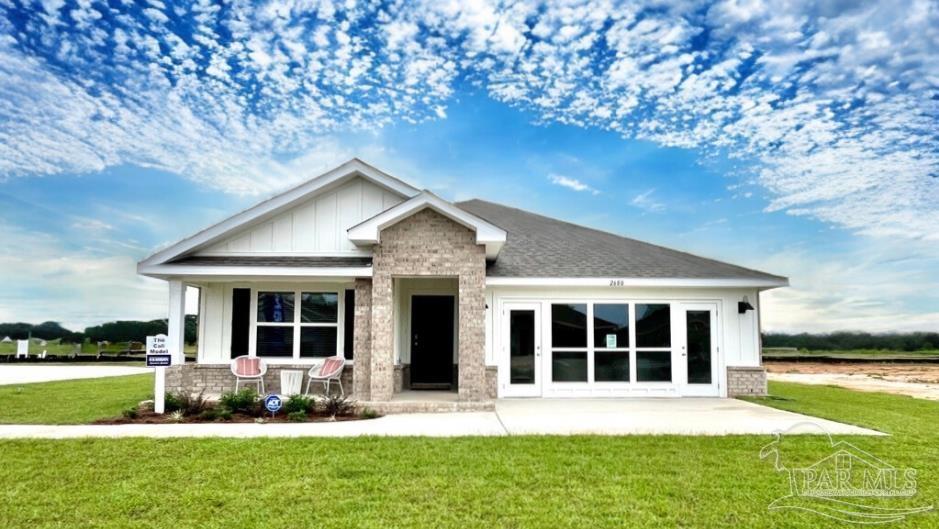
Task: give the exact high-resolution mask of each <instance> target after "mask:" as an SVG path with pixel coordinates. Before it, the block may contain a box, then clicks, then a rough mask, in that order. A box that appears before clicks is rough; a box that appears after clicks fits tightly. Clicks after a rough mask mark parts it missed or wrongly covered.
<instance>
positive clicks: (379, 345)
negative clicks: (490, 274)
mask: <svg viewBox="0 0 939 529" xmlns="http://www.w3.org/2000/svg"><path fill="white" fill-rule="evenodd" d="M395 276H399V277H416V276H423V277H455V278H457V279H458V282H459V300H458V311H457V315H456V317H457V318H459V320H458V341H459V351H458V358H459V370H458V381H457V386H458V388H459V398H460V400H461V401H483V400H488V399H489V398H490V394H491V391H490V390H489V389H488V385H489V384H488V381H487V374H486V366H485V354H486V353H485V340H486V333H485V327H484V325H485V317H486V308H485V306H486V299H485V285H486V253H485V248H484V247H483V246H482V245H479V244H476V234H475V233H474V232H473V231H472V230H470V229H468V228H466V227H464V226H462V225H460V224H457V223H456V222H453V221H452V220H450V219H448V218H446V217H444V216H443V215H441V214H439V213H437V212H436V211H434V210H432V209H424V210H421V211H419V212H417V213H415V214H413V215H411V216H410V217H408V218H406V219H404V220H402V221H400V222H398V223H397V224H394V225H392V226H389V227H388V228H385V229H384V230H382V232H381V243H379V244H377V245H375V247H374V250H373V258H372V306H371V309H372V321H371V355H370V358H369V363H368V365H369V366H370V368H371V372H370V373H369V377H370V384H369V389H370V391H369V398H370V400H372V401H385V400H390V399H391V397H392V395H393V393H394V387H395V382H394V356H393V355H394V311H393V306H394V292H393V288H394V281H393V278H394V277H395ZM356 354H358V352H357V353H356ZM358 358H359V357H357V359H358Z"/></svg>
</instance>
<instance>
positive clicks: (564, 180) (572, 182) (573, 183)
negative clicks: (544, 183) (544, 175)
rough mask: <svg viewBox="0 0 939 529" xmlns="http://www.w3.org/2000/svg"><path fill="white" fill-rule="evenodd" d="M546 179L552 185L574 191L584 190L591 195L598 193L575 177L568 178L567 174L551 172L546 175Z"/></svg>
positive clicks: (598, 192)
mask: <svg viewBox="0 0 939 529" xmlns="http://www.w3.org/2000/svg"><path fill="white" fill-rule="evenodd" d="M548 180H550V181H551V183H552V184H554V185H557V186H561V187H566V188H568V189H573V190H574V191H586V192H588V193H590V194H593V195H599V194H600V191H598V190H597V189H594V188H592V187H590V186H589V185H587V184H585V183H583V182H581V181H580V180H578V179H576V178H570V177H568V176H564V175H560V174H554V173H552V174H549V175H548Z"/></svg>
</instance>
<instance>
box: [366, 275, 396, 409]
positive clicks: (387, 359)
mask: <svg viewBox="0 0 939 529" xmlns="http://www.w3.org/2000/svg"><path fill="white" fill-rule="evenodd" d="M373 270H374V269H373ZM373 274H374V275H373V276H372V328H371V333H372V335H371V341H372V344H371V345H372V353H371V357H370V358H369V366H370V368H371V373H369V388H370V389H369V398H370V399H371V400H374V401H383V400H391V396H392V394H393V393H394V335H395V333H394V281H393V279H392V277H391V274H390V273H388V272H387V271H379V270H374V272H373Z"/></svg>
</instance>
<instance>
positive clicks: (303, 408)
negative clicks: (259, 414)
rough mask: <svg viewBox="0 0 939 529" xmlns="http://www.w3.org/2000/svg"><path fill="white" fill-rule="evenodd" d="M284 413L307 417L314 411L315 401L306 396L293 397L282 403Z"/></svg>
mask: <svg viewBox="0 0 939 529" xmlns="http://www.w3.org/2000/svg"><path fill="white" fill-rule="evenodd" d="M284 411H285V412H286V413H287V414H288V415H289V414H291V413H297V412H299V413H304V414H306V415H309V414H311V413H313V412H315V411H316V401H315V400H313V397H308V396H306V395H294V396H292V397H290V398H289V399H287V402H285V403H284Z"/></svg>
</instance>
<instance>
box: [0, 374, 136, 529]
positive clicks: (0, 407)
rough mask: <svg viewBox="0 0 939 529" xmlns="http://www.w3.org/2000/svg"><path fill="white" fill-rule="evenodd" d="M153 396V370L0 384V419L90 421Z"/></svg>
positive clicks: (33, 421) (39, 421)
mask: <svg viewBox="0 0 939 529" xmlns="http://www.w3.org/2000/svg"><path fill="white" fill-rule="evenodd" d="M0 369H3V368H2V367H0ZM150 398H153V375H150V374H144V375H131V376H126V377H108V378H98V379H87V380H63V381H61V382H41V383H37V384H15V385H7V386H0V423H6V424H11V423H15V424H36V423H40V424H79V423H88V422H91V421H93V420H95V419H99V418H102V417H116V416H119V415H120V414H121V411H123V410H125V409H127V408H129V407H131V406H134V405H136V404H137V403H139V402H140V401H142V400H146V399H150ZM0 472H2V470H0ZM0 527H2V524H0Z"/></svg>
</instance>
